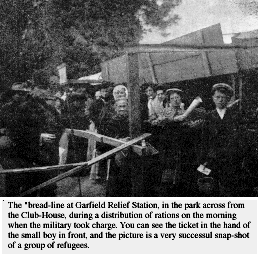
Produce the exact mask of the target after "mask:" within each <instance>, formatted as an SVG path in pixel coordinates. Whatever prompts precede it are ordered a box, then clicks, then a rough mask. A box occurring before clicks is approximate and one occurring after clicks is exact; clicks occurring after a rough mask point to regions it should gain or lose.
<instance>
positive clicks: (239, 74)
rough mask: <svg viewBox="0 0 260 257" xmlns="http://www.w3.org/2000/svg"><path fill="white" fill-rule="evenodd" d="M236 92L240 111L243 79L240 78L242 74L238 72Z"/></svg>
mask: <svg viewBox="0 0 260 257" xmlns="http://www.w3.org/2000/svg"><path fill="white" fill-rule="evenodd" d="M238 94H239V99H240V100H241V101H240V102H239V110H240V111H242V102H243V79H242V74H241V73H238Z"/></svg>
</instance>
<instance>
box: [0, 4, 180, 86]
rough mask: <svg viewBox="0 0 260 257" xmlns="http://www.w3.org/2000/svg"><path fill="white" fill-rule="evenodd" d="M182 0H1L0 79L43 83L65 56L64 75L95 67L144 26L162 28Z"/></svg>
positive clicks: (135, 37)
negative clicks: (32, 79)
mask: <svg viewBox="0 0 260 257" xmlns="http://www.w3.org/2000/svg"><path fill="white" fill-rule="evenodd" d="M180 3H181V0H161V1H160V4H159V3H158V2H157V0H99V1H97V0H12V1H10V0H1V1H0V17H1V20H0V29H1V33H2V35H1V39H0V54H1V56H2V57H1V59H0V74H1V77H0V82H1V83H12V82H14V81H25V80H27V79H30V78H34V80H35V81H37V83H40V84H46V85H47V84H48V78H49V77H50V76H51V75H53V74H55V73H56V67H57V66H58V65H59V64H61V63H62V62H65V63H66V64H67V67H68V77H69V78H77V77H79V76H83V75H88V74H90V73H95V72H98V71H99V70H100V62H102V61H105V60H107V59H108V58H112V57H115V56H117V55H118V53H119V52H120V50H122V49H123V48H124V47H126V46H129V45H133V44H137V43H138V42H139V41H140V39H141V38H142V35H143V34H144V33H145V29H144V26H146V25H149V26H153V27H157V28H159V29H161V30H162V31H163V30H164V29H166V28H167V26H168V25H171V24H174V23H176V22H177V21H178V19H179V17H178V16H177V15H174V14H173V13H172V11H173V10H174V8H175V7H176V6H178V5H179V4H180Z"/></svg>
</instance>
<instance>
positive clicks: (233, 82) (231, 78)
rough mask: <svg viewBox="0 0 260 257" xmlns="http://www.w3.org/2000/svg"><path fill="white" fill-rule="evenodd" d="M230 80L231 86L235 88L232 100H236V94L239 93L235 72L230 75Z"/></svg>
mask: <svg viewBox="0 0 260 257" xmlns="http://www.w3.org/2000/svg"><path fill="white" fill-rule="evenodd" d="M230 80H231V87H232V88H233V90H234V95H233V96H232V98H231V102H234V101H235V100H236V95H237V92H236V91H237V90H236V77H235V74H231V75H230Z"/></svg>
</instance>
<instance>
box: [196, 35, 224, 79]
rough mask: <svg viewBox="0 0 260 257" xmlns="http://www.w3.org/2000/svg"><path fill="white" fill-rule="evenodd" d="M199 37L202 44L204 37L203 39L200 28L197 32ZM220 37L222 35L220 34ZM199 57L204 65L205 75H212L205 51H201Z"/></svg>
mask: <svg viewBox="0 0 260 257" xmlns="http://www.w3.org/2000/svg"><path fill="white" fill-rule="evenodd" d="M199 35H200V37H201V41H202V43H203V44H205V43H206V42H205V39H204V34H203V31H202V30H201V31H200V33H199ZM221 38H222V35H221ZM201 57H202V64H203V67H204V71H205V76H207V77H209V76H211V75H212V69H211V67H210V62H209V56H208V53H207V52H201Z"/></svg>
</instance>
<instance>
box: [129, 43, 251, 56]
mask: <svg viewBox="0 0 260 257" xmlns="http://www.w3.org/2000/svg"><path fill="white" fill-rule="evenodd" d="M249 48H252V47H250V46H233V45H232V46H230V45H225V44H223V45H208V44H207V45H193V44H192V45H183V44H170V45H160V44H152V45H150V44H143V45H138V46H133V47H127V48H125V52H126V53H127V54H130V53H132V54H133V53H156V52H193V53H195V52H202V51H210V52H219V51H223V52H225V51H230V50H235V49H249Z"/></svg>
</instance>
